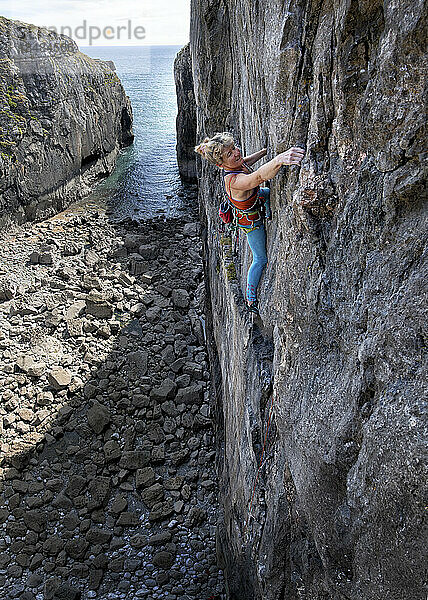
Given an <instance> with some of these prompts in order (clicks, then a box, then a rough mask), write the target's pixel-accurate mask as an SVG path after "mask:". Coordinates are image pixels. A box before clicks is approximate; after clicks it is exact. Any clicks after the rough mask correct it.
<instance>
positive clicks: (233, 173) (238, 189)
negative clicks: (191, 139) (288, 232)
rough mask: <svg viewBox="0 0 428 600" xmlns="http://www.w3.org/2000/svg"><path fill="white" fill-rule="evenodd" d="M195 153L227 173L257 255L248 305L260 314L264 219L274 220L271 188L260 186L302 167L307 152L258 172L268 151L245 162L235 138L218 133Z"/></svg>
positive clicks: (287, 155) (285, 155)
mask: <svg viewBox="0 0 428 600" xmlns="http://www.w3.org/2000/svg"><path fill="white" fill-rule="evenodd" d="M195 152H197V153H198V154H200V155H201V156H203V157H204V158H206V159H207V160H208V162H210V163H211V164H213V165H216V166H217V167H220V169H222V170H223V171H224V172H223V177H224V187H225V190H226V194H227V195H228V198H229V202H230V203H231V204H232V206H233V208H234V210H235V217H236V224H237V225H238V227H239V229H240V230H241V231H243V232H244V233H245V234H246V236H247V240H248V245H249V246H250V248H251V252H252V254H253V262H252V263H251V266H250V268H249V270H248V275H247V294H246V295H247V305H248V309H249V311H250V312H252V313H255V314H259V309H258V303H257V287H258V285H259V281H260V277H261V276H262V272H263V269H264V267H265V265H266V264H267V254H266V231H265V227H264V222H263V221H264V219H263V216H264V214H265V216H266V218H267V219H269V218H270V216H271V213H270V206H269V188H263V187H260V186H261V184H262V183H263V182H264V181H267V180H268V179H272V178H273V177H275V175H276V174H277V173H278V171H279V170H280V168H281V166H282V165H299V164H300V161H301V160H302V158H303V156H304V154H305V151H304V150H303V149H302V148H298V147H292V148H290V149H289V150H287V151H286V152H282V153H281V154H278V155H277V156H275V158H273V159H272V160H270V161H269V162H267V163H266V164H264V165H262V166H261V167H260V168H259V169H257V171H252V169H251V168H250V167H251V165H253V164H254V163H255V162H257V161H258V160H260V159H261V158H262V157H263V156H265V155H266V153H267V150H266V148H263V150H260V151H259V152H255V153H254V154H250V155H249V156H246V157H244V158H243V157H242V155H241V151H240V149H239V148H238V147H237V146H236V145H235V141H234V139H233V137H232V136H231V134H230V133H227V132H224V133H216V134H215V135H214V137H212V138H208V137H206V138H205V139H204V140H203V142H202V143H201V144H199V146H196V147H195ZM263 208H264V210H263ZM263 213H264V214H263Z"/></svg>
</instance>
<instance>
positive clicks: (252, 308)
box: [247, 300, 260, 315]
mask: <svg viewBox="0 0 428 600" xmlns="http://www.w3.org/2000/svg"><path fill="white" fill-rule="evenodd" d="M247 306H248V312H250V313H253V314H255V315H260V313H259V303H258V302H257V300H254V302H252V303H251V304H247Z"/></svg>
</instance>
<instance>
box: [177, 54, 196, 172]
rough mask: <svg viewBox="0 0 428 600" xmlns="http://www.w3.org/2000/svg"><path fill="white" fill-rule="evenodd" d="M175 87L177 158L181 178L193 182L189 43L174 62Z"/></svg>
mask: <svg viewBox="0 0 428 600" xmlns="http://www.w3.org/2000/svg"><path fill="white" fill-rule="evenodd" d="M174 77H175V87H176V90H177V104H178V114H177V125H176V127H177V160H178V169H179V171H180V175H181V178H182V179H183V180H184V181H188V182H195V181H196V180H197V175H196V155H195V152H194V150H193V148H194V147H195V144H196V110H195V93H194V91H193V74H192V59H191V57H190V45H189V44H187V45H186V46H184V48H182V49H181V50H180V52H179V53H178V54H177V57H176V59H175V62H174Z"/></svg>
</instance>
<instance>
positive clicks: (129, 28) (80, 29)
mask: <svg viewBox="0 0 428 600" xmlns="http://www.w3.org/2000/svg"><path fill="white" fill-rule="evenodd" d="M36 29H38V28H36ZM43 29H47V30H48V31H52V32H54V33H58V34H60V35H65V36H67V37H69V38H71V39H72V40H76V41H77V40H78V41H79V42H81V43H82V42H87V43H85V44H83V45H88V46H92V44H93V42H94V41H96V40H101V41H104V40H106V41H121V40H122V41H125V40H138V41H141V40H144V39H145V37H146V28H145V27H143V26H142V25H133V23H132V20H131V19H128V21H127V23H126V25H105V26H101V27H100V26H99V25H90V24H89V23H88V22H87V20H86V19H84V20H83V22H82V24H81V25H77V26H76V27H70V25H61V26H60V27H56V26H54V25H48V26H47V27H43ZM15 35H16V37H17V38H18V39H19V41H20V45H21V50H23V49H24V50H25V46H26V42H27V46H28V48H27V49H28V50H29V49H30V47H31V42H32V40H34V29H33V28H31V29H29V28H28V27H24V26H23V25H17V26H16V31H15ZM66 43H67V42H66V40H64V44H66Z"/></svg>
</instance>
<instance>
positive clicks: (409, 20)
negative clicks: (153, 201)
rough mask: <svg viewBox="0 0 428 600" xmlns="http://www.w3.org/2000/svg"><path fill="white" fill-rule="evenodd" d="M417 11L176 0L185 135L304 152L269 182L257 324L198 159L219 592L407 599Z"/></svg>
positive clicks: (413, 427)
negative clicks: (189, 86)
mask: <svg viewBox="0 0 428 600" xmlns="http://www.w3.org/2000/svg"><path fill="white" fill-rule="evenodd" d="M425 26H426V14H425V13H424V7H423V2H422V0H409V1H408V2H403V3H401V4H400V3H396V2H392V1H388V0H387V1H385V2H380V1H378V0H371V1H370V2H367V1H365V0H334V1H331V2H321V1H311V2H306V1H305V2H303V1H301V0H297V1H294V2H290V1H289V0H286V1H285V2H277V1H275V0H267V1H266V2H247V1H246V0H234V1H233V2H227V3H226V2H224V1H222V0H209V1H208V0H193V2H192V25H191V54H192V62H193V75H194V86H195V97H196V105H197V122H198V140H199V139H200V138H201V137H202V136H204V135H206V134H208V135H212V134H213V133H214V132H215V131H222V130H230V131H232V132H233V133H234V134H235V136H236V138H237V140H238V141H239V142H240V143H241V145H242V147H243V149H244V152H245V153H250V152H251V151H255V150H258V149H260V148H262V147H263V146H265V145H267V147H268V149H269V155H270V157H272V156H273V155H275V154H276V153H277V152H279V151H282V150H285V149H287V148H288V147H290V146H292V145H296V146H303V147H304V148H306V156H305V159H304V160H303V162H302V164H301V167H300V168H299V167H284V168H283V169H282V170H281V172H280V174H279V175H278V176H277V177H276V178H275V179H274V180H272V182H271V199H272V200H271V205H272V208H273V214H274V216H273V221H272V223H269V224H268V225H267V236H268V242H267V245H268V258H269V264H268V267H267V269H266V271H265V274H264V277H263V279H262V282H261V285H260V288H259V299H260V304H261V318H262V325H259V326H251V324H250V323H249V321H248V317H247V315H246V314H245V311H244V308H243V307H244V303H243V297H242V290H244V289H245V279H246V273H247V269H248V265H249V263H250V258H251V257H250V254H249V249H248V247H247V245H246V241H245V239H244V240H242V239H241V240H240V242H239V245H238V256H237V257H236V259H235V263H236V268H237V270H238V275H237V280H236V281H233V279H230V278H228V277H226V275H225V270H224V269H223V263H224V256H225V254H227V253H228V252H227V251H226V252H225V245H224V243H223V244H221V243H219V236H218V235H217V234H216V230H217V227H218V217H217V209H218V207H217V204H218V203H217V202H215V198H218V197H219V192H220V185H221V181H220V180H221V178H220V176H219V174H218V172H216V170H215V168H213V167H211V166H210V165H208V164H207V163H204V164H202V163H201V164H200V165H199V168H200V202H201V213H202V220H203V225H204V230H205V256H206V275H207V285H208V286H209V289H208V292H209V293H208V296H209V297H210V298H211V310H212V314H211V318H210V320H211V323H209V322H208V325H209V324H210V325H211V331H212V348H211V352H212V357H211V358H212V362H213V364H214V365H215V366H216V370H215V373H214V389H215V393H216V400H217V421H218V424H217V427H218V432H217V433H218V440H219V441H218V444H219V448H218V462H219V469H220V472H221V477H222V482H223V483H222V509H221V514H220V527H219V531H220V535H219V540H218V543H219V552H220V555H221V556H222V557H223V562H224V567H225V571H226V575H227V580H228V591H229V597H230V599H233V600H250V599H251V600H255V599H256V600H259V599H263V600H273V599H276V600H278V599H281V600H282V599H285V598H287V600H291V599H296V600H297V599H298V598H299V599H300V598H305V599H308V600H309V599H310V600H315V599H316V600H321V599H322V600H327V599H339V598H348V599H351V600H361V599H370V600H375V599H380V598H391V599H395V600H410V599H412V600H416V599H417V600H421V599H422V598H423V597H424V592H423V558H422V557H423V535H422V528H421V522H422V512H423V506H424V505H423V499H422V498H423V494H422V488H423V482H424V473H423V467H422V465H423V463H424V461H423V456H422V446H423V433H422V432H423V426H422V424H423V414H424V413H423V408H422V401H421V398H422V397H423V392H424V390H423V381H424V378H423V352H424V348H425V345H424V344H425V342H424V339H425V337H424V336H425V335H426V323H427V316H426V310H425V308H424V302H423V300H422V298H423V285H424V284H423V282H424V277H423V276H424V275H425V280H426V261H424V257H425V255H426V245H425V242H426V221H425V219H424V216H423V215H424V212H423V201H424V198H425V195H424V188H423V172H422V159H423V139H424V134H423V124H424V117H423V110H422V100H421V99H422V92H423V54H422V48H423V35H424V31H425ZM269 155H268V156H269ZM198 160H199V159H198ZM213 199H214V200H213ZM223 242H224V240H223ZM229 255H230V251H229ZM228 273H229V274H230V269H228ZM272 397H273V416H272V422H271V425H270V429H269V435H268V438H267V442H266V444H267V446H266V449H265V453H264V457H263V461H264V462H263V466H262V468H261V471H260V473H259V476H258V480H257V482H256V478H257V466H258V464H259V461H260V458H261V453H262V446H263V441H264V437H265V433H266V428H267V422H268V418H269V412H270V405H271V398H272ZM255 482H256V483H255ZM252 497H253V500H252V502H251V499H252ZM250 504H251V514H250V515H249V513H250V511H249V505H250Z"/></svg>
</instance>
